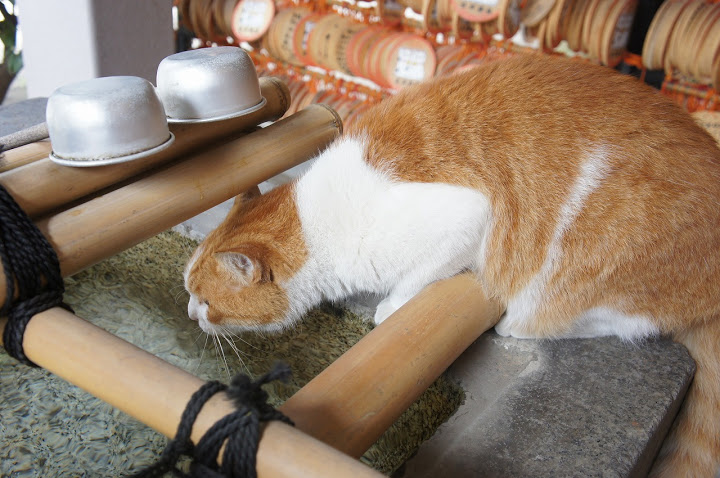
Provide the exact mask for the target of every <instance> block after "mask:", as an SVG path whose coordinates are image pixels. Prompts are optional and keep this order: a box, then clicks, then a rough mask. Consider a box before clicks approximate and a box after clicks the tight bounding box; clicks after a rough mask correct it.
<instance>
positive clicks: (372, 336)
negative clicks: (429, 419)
mask: <svg viewBox="0 0 720 478" xmlns="http://www.w3.org/2000/svg"><path fill="white" fill-rule="evenodd" d="M502 311H503V308H502V307H501V306H500V304H499V303H497V302H495V301H491V300H488V299H487V297H486V296H485V294H484V292H483V291H482V288H481V287H480V285H479V283H478V282H477V281H476V280H475V278H474V276H473V275H472V274H470V273H466V274H462V275H459V276H457V277H454V278H451V279H448V280H445V281H440V282H436V283H434V284H431V285H429V286H428V287H426V288H425V289H424V290H423V291H422V292H420V294H418V295H417V296H416V297H414V298H413V299H412V300H410V301H409V302H408V303H407V304H405V305H404V306H403V307H401V308H400V309H399V310H398V311H397V312H395V313H394V314H393V315H392V316H391V317H390V318H388V319H387V320H385V321H384V322H383V323H381V324H380V325H379V326H377V327H376V328H375V329H373V330H372V331H371V332H370V333H369V334H368V335H366V336H365V337H364V338H363V339H362V340H360V341H359V342H358V343H357V344H355V345H354V346H353V347H352V348H351V349H350V350H348V351H347V352H346V353H345V354H344V355H342V356H341V357H340V358H338V359H337V360H336V361H335V362H333V364H332V365H330V366H329V367H328V368H327V369H325V370H324V371H323V372H321V373H320V374H319V375H318V376H317V377H315V378H314V379H313V380H311V381H310V383H308V384H307V385H306V386H305V387H303V388H302V389H301V390H299V391H298V392H297V393H296V394H295V395H293V396H292V397H290V398H289V399H288V400H287V401H286V402H285V403H284V404H283V405H282V406H281V407H280V410H281V411H282V412H283V413H285V414H286V415H288V416H289V417H291V418H292V419H293V420H294V421H295V424H296V426H297V427H298V428H300V429H301V430H303V431H304V432H305V433H308V434H309V435H311V436H313V437H315V438H317V439H319V440H321V441H323V442H325V443H328V444H330V445H332V446H333V447H335V448H337V449H338V450H340V451H342V452H344V453H346V454H348V455H350V456H353V457H356V458H359V457H360V456H362V455H363V453H365V451H367V449H368V448H370V446H371V445H372V444H373V443H375V442H376V441H377V439H378V438H380V436H381V435H382V434H383V433H384V432H385V430H387V429H388V428H389V427H390V425H392V424H393V423H394V422H395V421H396V420H397V419H398V418H399V417H400V415H401V414H402V413H403V412H404V411H405V410H406V409H407V408H409V407H410V405H411V404H412V403H413V402H414V401H415V400H416V399H417V398H418V397H419V396H420V395H421V394H422V393H423V392H424V391H425V390H426V389H427V388H428V387H429V386H430V384H432V382H433V381H434V380H435V379H437V378H438V377H439V376H440V374H442V373H443V372H444V371H445V370H446V369H447V368H448V367H449V366H450V364H452V363H453V362H454V361H455V359H456V358H457V357H458V356H459V355H460V354H461V353H462V352H463V351H464V350H465V349H466V348H467V347H469V346H470V344H472V343H473V342H474V341H475V340H476V339H477V338H478V337H479V336H480V335H481V334H482V333H483V332H485V331H486V330H488V329H490V328H491V327H493V326H494V325H495V324H496V323H497V321H498V320H499V318H500V315H501V313H502Z"/></svg>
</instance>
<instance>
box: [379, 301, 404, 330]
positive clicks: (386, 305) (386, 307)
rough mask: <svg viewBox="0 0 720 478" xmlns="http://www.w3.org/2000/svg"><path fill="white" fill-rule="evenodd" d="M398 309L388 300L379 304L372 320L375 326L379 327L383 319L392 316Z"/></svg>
mask: <svg viewBox="0 0 720 478" xmlns="http://www.w3.org/2000/svg"><path fill="white" fill-rule="evenodd" d="M398 308H399V307H396V306H395V305H394V304H393V303H392V302H391V301H390V300H389V299H385V300H383V301H382V302H380V303H379V304H378V306H377V309H375V317H374V318H373V321H374V322H375V325H380V324H381V323H382V322H383V321H384V320H385V319H387V318H388V317H390V316H391V315H393V314H394V313H395V311H396V310H398Z"/></svg>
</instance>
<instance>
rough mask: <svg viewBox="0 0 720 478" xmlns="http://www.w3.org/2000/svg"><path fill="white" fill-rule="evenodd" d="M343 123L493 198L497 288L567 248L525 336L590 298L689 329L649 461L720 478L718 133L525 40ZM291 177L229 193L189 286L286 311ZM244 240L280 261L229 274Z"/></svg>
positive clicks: (275, 314)
mask: <svg viewBox="0 0 720 478" xmlns="http://www.w3.org/2000/svg"><path fill="white" fill-rule="evenodd" d="M346 138H356V139H357V140H358V141H360V142H362V144H364V145H365V148H366V149H365V154H366V161H367V163H368V164H369V165H370V166H371V167H372V168H374V169H375V170H378V171H382V172H384V173H386V174H388V175H389V176H390V177H391V178H392V179H393V180H394V181H397V182H412V183H448V184H453V185H458V186H462V187H466V188H471V189H473V190H476V191H479V192H480V193H482V194H483V195H485V196H486V197H487V198H488V199H489V201H490V204H491V209H492V223H491V226H490V233H489V236H488V240H487V245H486V249H485V251H484V262H482V263H480V264H477V273H478V277H479V278H480V280H481V282H482V283H483V285H484V287H485V289H486V290H487V292H488V293H489V294H491V295H492V296H494V297H496V298H498V299H500V300H502V301H504V302H505V303H508V304H512V302H513V300H514V299H515V298H516V297H517V296H518V295H519V294H520V293H521V292H522V291H523V290H524V289H526V288H527V287H528V284H530V283H531V282H532V281H533V278H534V277H536V276H538V274H540V273H541V272H542V271H543V267H545V266H544V264H545V263H546V260H548V258H549V257H550V255H551V248H552V247H557V248H558V250H559V251H561V252H562V254H560V255H558V256H557V259H556V260H557V263H556V264H555V268H554V269H553V268H551V269H549V270H551V273H549V274H548V276H547V278H546V282H545V284H544V288H543V297H542V301H541V302H540V303H539V305H538V306H537V308H536V309H535V312H534V314H533V315H532V317H531V318H530V320H526V321H523V322H522V323H518V324H516V325H515V326H514V327H515V328H514V329H513V330H514V332H515V333H517V334H518V335H522V336H528V337H563V336H567V335H572V333H573V331H574V330H575V329H574V327H576V326H577V324H576V321H577V319H578V317H579V316H581V315H582V314H583V313H584V311H587V310H589V309H593V308H609V309H612V310H614V311H617V312H619V313H621V314H622V315H623V316H638V317H642V318H644V319H646V320H647V321H648V323H649V324H651V325H652V327H654V328H655V330H656V331H659V332H660V333H663V334H668V335H671V336H672V337H673V338H674V339H675V340H677V341H679V342H681V343H683V344H684V345H685V346H686V347H687V348H688V349H689V351H690V353H691V355H692V356H693V357H694V359H695V360H696V362H697V374H696V376H695V379H694V381H693V383H692V385H691V388H690V391H689V394H688V397H687V400H686V402H685V404H684V406H683V408H682V410H681V412H680V415H679V417H678V420H677V422H676V424H675V426H674V428H673V431H672V433H671V435H670V437H669V438H668V440H667V441H666V443H665V445H664V447H663V449H662V452H661V453H660V455H659V459H658V460H657V462H656V465H655V467H654V470H653V474H654V476H664V477H681V476H688V477H690V476H692V477H712V476H714V473H715V472H716V470H717V467H718V463H719V462H720V353H718V352H719V350H718V344H719V343H720V320H718V318H719V317H720V254H718V251H719V250H720V149H718V148H717V146H716V144H715V142H714V140H713V139H712V138H711V137H710V135H709V134H707V133H706V132H705V131H703V130H702V129H701V128H700V127H698V126H697V125H696V124H695V123H694V122H693V120H692V119H691V117H690V116H689V115H687V114H686V113H685V112H683V111H681V110H680V109H679V108H678V107H676V106H675V105H674V104H672V103H671V102H669V101H668V100H666V99H664V98H663V97H661V96H660V95H659V94H657V93H656V92H655V91H653V90H651V89H650V88H648V87H645V86H644V85H642V84H640V83H639V82H638V81H637V80H635V79H633V78H629V77H625V76H622V75H620V74H617V73H615V72H613V71H611V70H609V69H607V68H604V67H599V66H593V65H588V64H584V63H581V62H577V61H572V60H566V59H555V58H548V57H541V56H529V57H524V56H520V57H516V58H512V59H507V60H502V61H497V62H494V63H489V64H486V65H483V66H482V67H480V68H476V69H473V70H470V71H467V72H464V73H462V74H459V75H456V76H452V77H446V78H441V79H438V80H435V81H433V82H429V83H426V84H422V85H419V86H417V87H412V88H407V89H406V90H403V91H402V92H400V93H399V94H397V95H396V96H395V97H393V98H391V99H389V100H386V101H384V102H382V103H380V104H379V105H378V106H377V107H375V108H374V109H373V110H371V111H370V112H368V113H367V114H365V115H364V116H363V118H361V119H360V120H358V121H357V122H356V123H355V124H354V127H353V129H352V130H351V131H349V132H347V133H346ZM593 155H594V156H593ZM589 157H590V158H592V157H599V158H601V159H602V170H601V171H596V173H597V174H596V176H597V178H598V179H597V184H595V183H593V187H592V188H589V189H587V191H588V192H587V194H586V195H585V196H582V198H583V199H582V201H581V204H580V203H579V204H580V205H579V206H578V207H579V209H578V210H577V211H576V214H575V215H573V216H572V217H571V219H572V221H571V222H569V225H568V227H567V228H566V230H563V233H562V234H561V235H559V236H558V235H557V231H556V229H557V227H558V221H560V219H561V218H562V217H563V215H564V214H565V215H567V214H566V213H567V206H566V203H567V202H568V200H569V198H570V197H571V195H572V194H573V188H574V187H576V186H574V185H576V184H577V181H578V177H580V176H582V175H583V174H585V173H586V169H583V168H585V167H586V166H585V164H586V162H587V161H588V158H589ZM337 159H338V161H341V160H342V158H337ZM294 188H295V185H294V184H291V185H288V186H286V187H283V188H281V189H279V190H276V191H273V192H271V193H270V194H267V195H265V196H263V197H260V198H257V199H253V200H252V201H250V202H248V203H247V204H246V205H240V206H238V207H237V208H236V209H234V210H233V212H232V213H231V214H230V216H229V217H228V219H227V220H226V222H225V223H224V224H223V225H222V226H221V227H220V228H219V229H218V230H217V231H215V232H214V233H213V234H212V235H211V236H210V237H209V238H208V240H207V241H206V242H205V244H204V245H203V246H202V247H203V248H204V250H203V251H201V252H200V253H199V256H198V257H199V258H198V259H197V260H196V261H195V263H194V264H193V266H192V270H191V271H190V275H189V286H188V290H190V291H191V292H193V293H196V294H199V295H200V296H203V297H207V298H208V299H209V303H210V304H213V305H211V308H212V307H222V308H224V310H223V312H222V314H220V315H223V316H227V315H229V314H230V313H231V312H232V313H233V314H234V316H235V317H237V318H238V319H237V322H242V321H243V320H246V321H255V322H272V321H273V320H275V321H278V320H280V318H281V317H282V316H283V314H284V313H285V312H286V311H287V309H288V308H289V307H291V304H288V303H287V302H288V296H287V294H286V293H284V292H283V287H282V284H280V285H278V283H282V280H283V278H287V277H290V276H292V274H294V273H296V272H297V271H299V270H300V269H301V268H302V267H303V265H304V264H305V263H306V261H307V260H308V250H307V248H306V245H305V244H304V239H303V237H304V234H305V232H304V229H303V227H304V224H302V221H300V220H299V219H298V213H297V210H298V205H297V204H295V196H294V194H295V192H294ZM554 238H556V239H557V238H559V239H557V241H558V243H557V244H556V245H555V246H553V241H554V240H555V239H554ZM248 244H249V245H252V247H256V250H254V251H253V250H251V251H250V253H248V255H249V256H253V257H254V260H256V261H258V264H260V265H259V267H258V268H257V269H258V270H262V271H265V270H268V269H271V270H272V271H273V274H272V275H271V276H268V277H263V276H262V274H260V275H259V276H257V277H255V279H254V284H255V285H252V286H249V287H242V288H238V287H236V288H235V289H233V288H232V287H230V288H228V287H227V284H228V283H230V284H231V283H232V282H233V280H232V278H229V277H228V276H227V274H226V273H224V272H223V271H222V270H221V269H222V268H220V267H218V266H217V265H216V264H215V263H214V262H213V259H212V257H213V254H214V253H216V252H220V251H224V250H248V249H247V248H248V247H250V246H248ZM351 253H352V251H348V254H351ZM553 260H555V259H553ZM263 264H264V265H263ZM211 321H212V319H211ZM637 338H640V337H639V336H638V337H637Z"/></svg>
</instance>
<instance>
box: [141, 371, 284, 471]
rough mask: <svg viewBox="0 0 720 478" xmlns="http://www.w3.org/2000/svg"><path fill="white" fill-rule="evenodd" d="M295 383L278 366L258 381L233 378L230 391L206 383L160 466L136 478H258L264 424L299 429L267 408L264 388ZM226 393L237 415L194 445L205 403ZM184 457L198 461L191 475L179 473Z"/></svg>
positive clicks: (192, 401)
mask: <svg viewBox="0 0 720 478" xmlns="http://www.w3.org/2000/svg"><path fill="white" fill-rule="evenodd" d="M289 377H290V368H289V367H288V366H287V365H283V364H278V365H276V366H275V367H274V368H273V370H271V371H270V372H268V373H266V374H265V375H263V376H262V377H260V378H259V379H257V380H255V381H252V380H251V379H250V378H249V377H247V376H245V375H238V376H236V377H235V378H233V380H232V382H231V383H230V386H227V385H225V384H223V383H220V382H208V383H206V384H205V385H203V386H202V387H200V388H199V389H198V390H197V391H196V392H195V393H194V394H193V395H192V397H191V398H190V401H189V402H188V404H187V406H186V407H185V411H184V412H183V414H182V417H181V418H180V424H179V425H178V429H177V433H175V438H174V439H173V440H171V441H170V442H169V443H168V444H167V446H166V447H165V450H164V451H163V453H162V455H161V457H160V459H159V460H158V462H157V463H155V464H154V465H151V466H150V467H148V468H146V469H144V470H142V471H140V472H139V473H137V474H135V475H133V477H134V478H154V477H161V476H163V475H164V474H165V473H167V472H169V471H172V472H173V474H174V475H175V476H177V477H182V478H201V477H207V478H220V477H224V478H256V477H257V472H256V470H255V464H256V455H257V449H258V444H259V442H260V424H261V423H262V422H267V421H270V420H280V421H282V422H285V423H287V424H288V425H293V422H292V421H291V420H290V419H289V418H288V417H286V416H285V415H283V414H282V413H280V412H279V411H277V410H275V409H274V408H273V407H272V406H271V405H270V404H268V403H267V400H268V394H267V392H265V390H263V389H262V388H261V386H262V385H264V384H266V383H270V382H273V381H275V380H283V381H285V380H287V379H288V378H289ZM223 390H224V391H225V393H226V394H227V396H228V397H229V398H230V399H231V400H232V401H233V404H234V405H235V407H236V408H237V410H236V411H234V412H232V413H230V414H228V415H226V416H224V417H223V418H221V419H220V420H218V421H217V422H216V423H215V424H214V425H213V426H212V427H210V428H209V429H208V430H207V431H206V432H205V434H204V435H203V436H202V438H201V439H200V440H199V441H198V443H197V445H193V443H192V441H191V440H190V434H191V432H192V427H193V423H195V419H196V418H197V416H198V414H199V413H200V410H201V409H202V407H203V405H205V402H207V401H208V400H209V399H210V397H212V396H213V395H215V394H216V393H218V392H220V391H223ZM226 440H227V443H225V442H226ZM223 443H225V451H224V452H223V456H222V465H219V466H218V464H217V456H218V454H219V453H220V449H221V448H222V446H223ZM182 455H185V456H190V457H192V458H193V460H192V462H191V464H190V472H189V473H184V472H182V471H181V470H179V469H178V468H177V462H178V460H179V459H180V457H181V456H182Z"/></svg>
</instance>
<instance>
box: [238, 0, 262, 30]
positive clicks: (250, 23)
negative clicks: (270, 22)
mask: <svg viewBox="0 0 720 478" xmlns="http://www.w3.org/2000/svg"><path fill="white" fill-rule="evenodd" d="M267 9H268V4H267V2H265V1H263V0H243V2H242V5H241V7H240V12H239V13H238V15H237V23H236V26H237V30H238V31H242V32H248V33H260V32H261V31H262V30H263V29H264V28H265V26H266V24H267V19H266V14H267Z"/></svg>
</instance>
